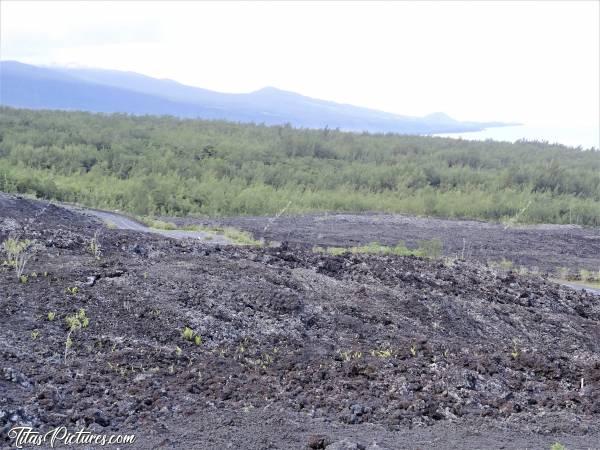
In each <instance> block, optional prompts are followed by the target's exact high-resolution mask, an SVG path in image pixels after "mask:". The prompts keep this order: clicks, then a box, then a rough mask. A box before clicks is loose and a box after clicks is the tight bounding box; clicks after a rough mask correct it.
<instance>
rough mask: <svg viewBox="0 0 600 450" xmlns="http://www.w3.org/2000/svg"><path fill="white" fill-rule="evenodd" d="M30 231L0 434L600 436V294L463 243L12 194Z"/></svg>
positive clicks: (5, 346)
mask: <svg viewBox="0 0 600 450" xmlns="http://www.w3.org/2000/svg"><path fill="white" fill-rule="evenodd" d="M98 230H100V232H99V233H98ZM15 232H17V233H21V236H20V237H21V238H26V239H30V240H33V241H34V242H35V244H34V249H35V253H34V254H33V256H32V258H31V260H30V261H29V263H28V265H27V267H26V271H25V272H26V274H27V280H26V282H19V281H18V280H17V277H16V276H15V272H14V270H13V269H12V268H8V267H3V268H2V269H0V330H1V331H0V447H7V448H10V447H11V441H10V440H9V439H8V437H7V432H8V430H9V429H10V428H11V427H12V426H14V425H15V424H30V425H32V426H33V427H35V428H36V429H40V430H46V429H50V428H53V427H56V426H62V425H64V426H67V427H69V428H70V429H73V430H75V429H79V428H80V427H87V428H88V429H89V430H92V431H97V432H101V433H117V432H120V433H135V434H136V435H137V436H138V438H139V439H138V441H137V443H136V446H134V447H135V448H209V449H212V448H248V449H264V448H274V449H306V448H313V449H319V448H327V449H328V450H335V449H351V448H355V449H356V448H369V449H372V450H375V449H381V448H387V449H403V448H421V449H428V448H439V449H443V448H526V447H527V448H550V445H551V444H552V443H554V442H560V443H562V444H564V445H566V446H567V447H568V448H596V447H599V446H600V444H599V443H600V425H598V419H599V418H600V302H599V300H598V297H595V296H593V295H591V294H586V293H582V292H576V291H574V290H571V289H569V288H566V287H561V286H559V285H556V284H554V283H551V282H548V281H546V280H544V279H543V278H540V277H537V276H519V275H516V274H514V273H511V272H508V273H498V272H495V271H494V270H491V269H489V268H487V267H485V266H484V265H482V264H479V263H476V262H468V261H463V260H457V261H453V262H447V261H446V262H444V261H441V260H427V259H421V258H416V257H381V256H366V255H345V256H329V255H322V254H315V253H313V252H312V251H311V250H310V248H308V247H307V246H295V245H294V244H289V245H285V244H284V245H282V246H281V247H278V248H241V247H233V246H219V245H208V244H206V243H202V242H198V241H195V240H173V239H169V238H165V237H162V236H159V235H151V234H147V233H139V232H135V231H122V230H114V229H108V228H105V227H103V225H102V223H101V222H99V221H97V220H96V219H94V218H92V217H89V216H84V215H82V214H79V213H76V212H74V211H69V210H66V209H63V208H59V207H56V206H51V205H50V206H48V205H47V204H45V203H42V202H36V201H32V200H26V199H18V198H15V197H10V196H6V195H3V194H0V242H2V241H4V240H5V239H7V238H8V237H9V235H10V234H11V233H13V234H14V233H15ZM94 235H96V237H97V241H98V242H99V244H100V248H99V250H100V254H97V255H94V254H93V251H92V248H91V247H90V243H91V242H92V239H93V238H94ZM34 272H35V273H34ZM81 310H84V313H85V316H84V317H85V318H86V319H87V323H86V324H85V326H83V322H84V321H83V319H82V317H83V316H81V312H80V311H81ZM49 313H53V314H54V316H51V315H49ZM78 313H79V314H80V316H79V317H80V318H81V319H82V320H81V322H82V326H81V327H80V328H79V327H78V328H75V329H74V330H73V331H72V332H71V333H70V334H69V329H68V325H67V321H66V319H67V317H69V316H73V315H76V314H78ZM51 318H52V320H50V319H51ZM186 328H187V329H188V330H189V331H186V333H187V334H186V336H184V330H186ZM69 339H70V341H71V344H70V345H68V344H67V343H68V341H69ZM13 448H14V447H13ZM126 448H131V447H126Z"/></svg>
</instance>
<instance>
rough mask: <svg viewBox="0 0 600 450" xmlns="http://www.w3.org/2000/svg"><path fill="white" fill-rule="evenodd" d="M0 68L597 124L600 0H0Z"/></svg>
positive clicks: (412, 111) (401, 109)
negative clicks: (78, 70)
mask: <svg viewBox="0 0 600 450" xmlns="http://www.w3.org/2000/svg"><path fill="white" fill-rule="evenodd" d="M0 15H1V24H0V25H1V26H0V30H1V31H0V32H1V36H0V37H1V44H0V52H1V54H0V57H1V58H2V59H3V60H7V59H10V60H18V61H22V62H28V63H33V64H58V65H75V66H85V67H100V68H108V69H118V70H131V71H135V72H139V73H143V74H147V75H151V76H155V77H160V78H171V79H174V80H177V81H180V82H182V83H185V84H190V85H193V86H200V87H204V88H208V89H213V90H218V91H224V92H248V91H252V90H256V89H259V88H261V87H264V86H275V87H278V88H281V89H286V90H291V91H295V92H299V93H302V94H305V95H309V96H312V97H317V98H323V99H327V100H334V101H339V102H344V103H352V104H356V105H360V106H368V107H372V108H376V109H381V110H385V111H390V112H395V113H400V114H407V115H424V114H428V113H431V112H434V111H444V112H446V113H448V114H450V115H452V116H454V117H456V118H458V119H462V120H505V121H521V122H525V123H527V124H531V125H568V126H580V125H585V126H594V125H596V126H597V125H598V123H599V122H600V91H599V90H600V87H599V85H600V34H599V33H600V31H599V30H600V2H599V1H597V0H590V1H581V2H576V1H572V0H571V1H567V2H558V1H549V2H543V1H537V2H531V3H528V2H524V1H516V2H509V1H500V2H488V1H481V2H457V3H455V2H447V1H440V2H420V1H419V2H382V3H374V2H368V3H367V2H365V3H363V2H347V3H346V2H331V3H325V2H299V3H295V2H280V3H275V2H264V3H258V2H255V3H251V2H243V3H238V2H220V3H210V2H180V3H179V2H158V1H153V2H142V1H136V2H99V1H95V2H92V1H82V2H74V1H68V2H52V1H45V2H26V1H7V0H2V1H0Z"/></svg>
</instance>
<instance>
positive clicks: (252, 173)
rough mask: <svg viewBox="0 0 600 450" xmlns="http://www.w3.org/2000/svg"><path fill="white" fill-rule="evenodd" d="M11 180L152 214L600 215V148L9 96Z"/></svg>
mask: <svg viewBox="0 0 600 450" xmlns="http://www.w3.org/2000/svg"><path fill="white" fill-rule="evenodd" d="M0 190H3V191H6V192H18V193H30V194H34V195H36V196H38V197H40V198H46V199H56V200H61V201H69V202H77V203H81V204H85V205H88V206H94V207H99V208H117V209H121V210H125V211H130V212H132V213H135V214H142V215H175V216H177V215H210V216H225V215H265V214H275V213H277V212H279V211H281V210H282V209H283V208H285V207H286V206H287V205H288V204H289V207H288V209H287V210H286V211H287V212H288V213H304V212H313V211H386V212H397V213H409V214H418V215H432V216H443V217H461V218H479V219H486V220H494V221H496V220H507V219H515V218H517V219H518V221H519V222H524V223H542V222H543V223H575V224H582V225H592V226H600V152H599V151H598V149H587V150H585V149H581V148H571V147H565V146H562V145H550V144H548V143H544V142H535V141H533V142H528V141H520V142H517V143H514V144H511V143H505V142H495V141H491V140H490V141H483V142H480V141H466V140H456V139H449V138H438V137H422V136H406V135H397V134H369V133H362V134H360V133H346V132H341V131H338V130H330V129H324V130H312V129H296V128H293V127H291V126H290V125H284V126H265V125H260V124H238V123H231V122H225V121H207V120H183V119H177V118H174V117H166V116H165V117H157V116H131V115H126V114H110V115H105V114H91V113H84V112H65V111H33V110H24V109H13V108H0ZM290 202H291V203H290Z"/></svg>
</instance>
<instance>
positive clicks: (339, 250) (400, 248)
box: [313, 239, 443, 258]
mask: <svg viewBox="0 0 600 450" xmlns="http://www.w3.org/2000/svg"><path fill="white" fill-rule="evenodd" d="M419 244H420V245H419V247H418V248H416V249H409V248H407V247H406V245H404V242H398V244H396V245H395V246H389V245H383V244H380V243H379V242H371V243H370V244H367V245H361V246H357V247H326V248H324V247H313V251H314V252H316V253H326V254H329V255H343V254H345V253H353V254H368V255H396V256H420V257H425V258H439V257H440V256H441V255H442V248H443V246H442V242H441V241H440V240H439V239H433V240H431V241H420V243H419Z"/></svg>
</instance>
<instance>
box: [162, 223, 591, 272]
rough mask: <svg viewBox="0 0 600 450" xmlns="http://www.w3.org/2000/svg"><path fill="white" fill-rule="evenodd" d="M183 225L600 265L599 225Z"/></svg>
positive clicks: (487, 257) (531, 263)
mask: <svg viewBox="0 0 600 450" xmlns="http://www.w3.org/2000/svg"><path fill="white" fill-rule="evenodd" d="M166 220H171V221H174V222H177V223H179V224H192V223H203V224H207V225H220V224H222V225H228V226H234V227H238V228H241V229H244V230H247V231H250V232H252V233H253V234H254V235H255V236H257V237H261V238H266V239H267V240H276V241H288V242H290V243H297V244H306V245H310V246H313V245H319V246H342V247H351V246H355V245H364V244H368V243H370V242H379V243H382V244H385V245H396V244H397V243H398V241H403V242H405V243H406V245H407V246H408V247H410V248H415V247H418V246H419V241H422V240H431V239H439V240H440V241H441V242H442V244H443V249H444V254H445V255H447V256H450V257H459V258H464V259H469V260H476V261H480V262H482V263H487V262H499V261H501V260H502V259H506V260H507V261H510V262H511V263H512V264H513V266H514V268H515V269H516V268H518V267H519V266H523V267H525V268H526V269H527V270H529V271H534V272H536V271H538V272H541V273H543V272H547V273H550V274H556V273H557V272H558V271H560V269H561V268H568V269H570V271H571V274H576V273H577V272H578V271H579V270H580V269H586V270H590V271H596V272H597V271H598V270H600V229H598V228H586V227H581V226H576V225H528V226H507V225H505V224H500V223H498V224H495V223H488V222H482V221H476V220H449V219H438V218H428V217H413V216H403V215H399V214H378V213H372V214H309V215H304V216H286V215H282V216H280V217H277V218H274V217H231V218H225V219H212V220H211V219H192V218H188V219H181V218H179V219H171V218H166Z"/></svg>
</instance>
